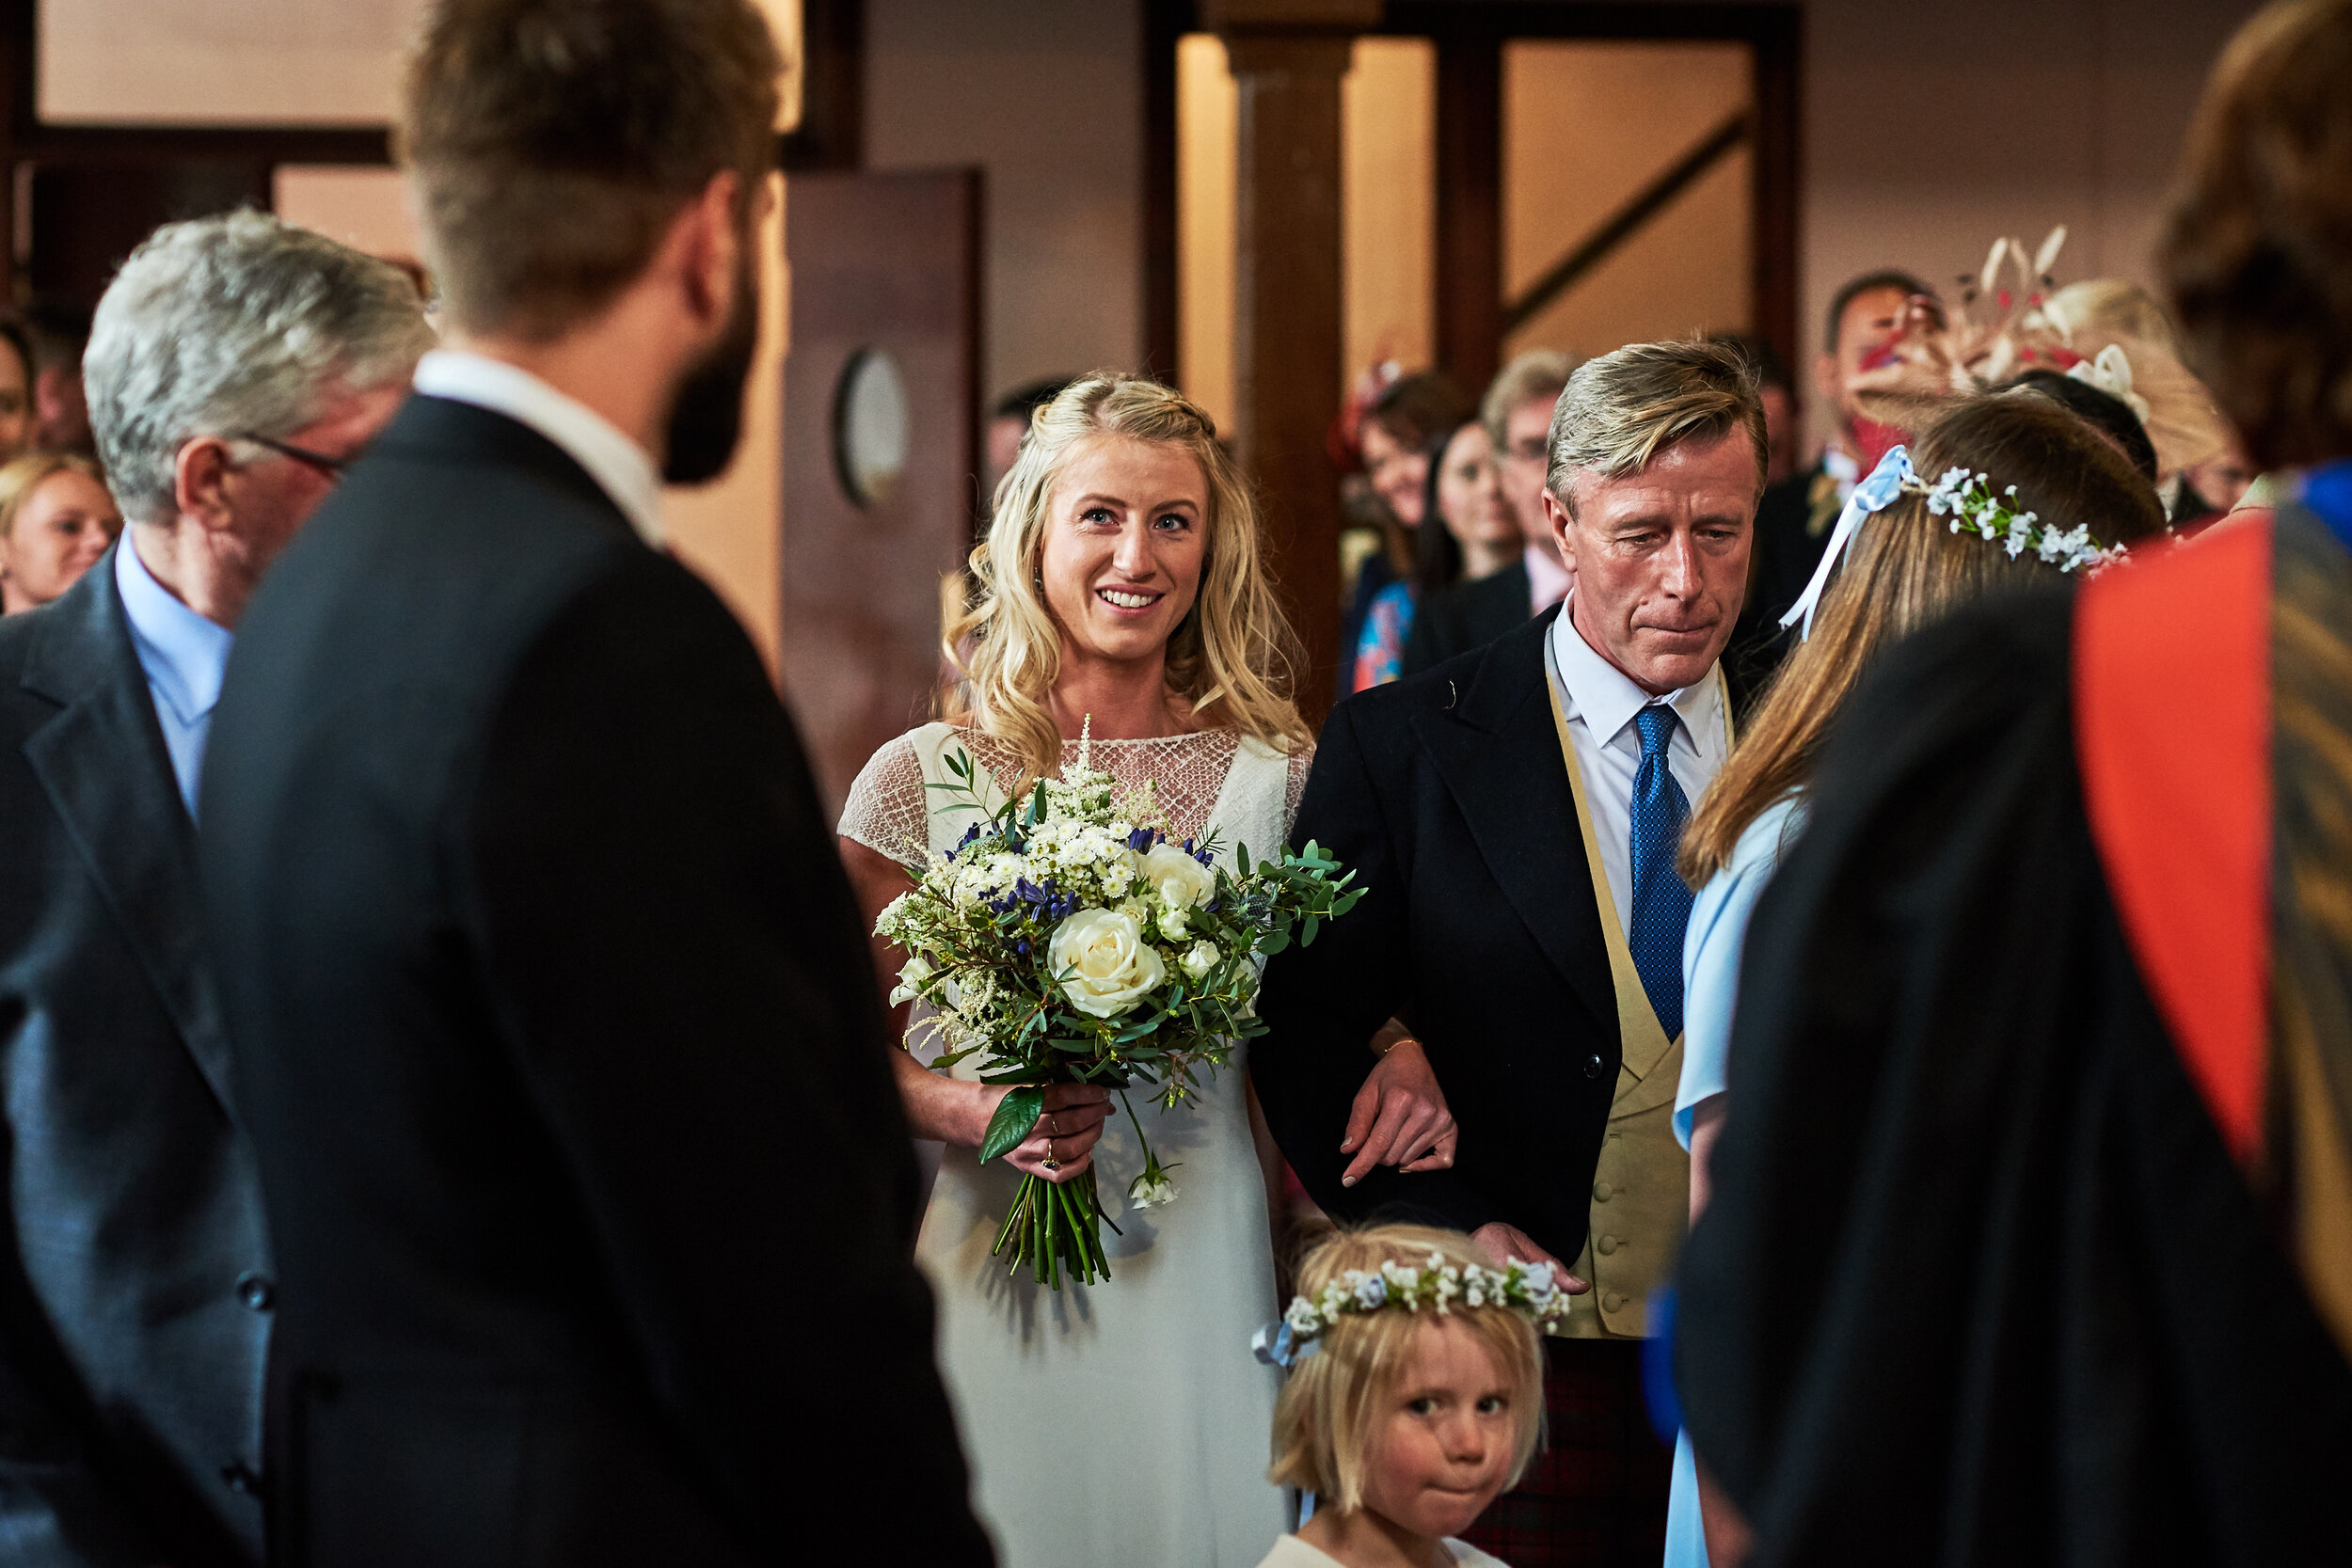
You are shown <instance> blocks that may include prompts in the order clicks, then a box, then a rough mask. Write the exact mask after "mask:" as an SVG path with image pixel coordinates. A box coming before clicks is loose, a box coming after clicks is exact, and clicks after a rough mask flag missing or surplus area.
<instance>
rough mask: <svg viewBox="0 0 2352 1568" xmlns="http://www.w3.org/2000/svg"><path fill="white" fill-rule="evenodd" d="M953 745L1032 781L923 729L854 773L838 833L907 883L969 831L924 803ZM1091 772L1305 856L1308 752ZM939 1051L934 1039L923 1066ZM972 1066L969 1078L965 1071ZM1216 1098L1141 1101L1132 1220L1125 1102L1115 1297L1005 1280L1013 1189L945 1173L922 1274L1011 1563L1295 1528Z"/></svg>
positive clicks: (1112, 1192) (1194, 1546)
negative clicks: (1160, 1199) (1154, 1201)
mask: <svg viewBox="0 0 2352 1568" xmlns="http://www.w3.org/2000/svg"><path fill="white" fill-rule="evenodd" d="M958 748H963V749H966V750H968V751H969V752H971V753H972V755H973V756H974V758H975V759H976V760H977V761H978V762H979V763H980V764H981V765H982V767H983V768H985V769H986V770H987V771H989V772H990V773H992V774H994V775H995V776H996V777H997V778H998V779H999V780H1000V781H1001V782H1002V784H1006V785H1009V784H1014V783H1016V782H1017V773H1018V768H1017V765H1016V764H1015V762H1014V761H1013V759H1012V755H1011V753H1010V752H1009V750H1008V749H1007V748H1005V747H1003V746H1001V745H999V744H997V743H995V742H993V741H992V740H991V739H990V738H989V737H987V736H977V735H974V734H973V733H971V732H969V731H965V730H960V729H956V728H953V727H951V726H949V725H946V724H927V725H925V726H924V727H923V728H921V729H919V730H915V731H914V732H912V733H911V734H908V735H904V736H899V737H898V739H897V740H894V741H892V742H891V743H890V744H889V745H887V746H884V747H883V748H882V750H881V751H880V752H876V753H875V754H874V757H873V759H872V760H871V761H870V762H868V763H867V764H866V768H865V771H864V772H862V773H860V774H859V775H858V780H857V783H856V784H854V785H852V786H851V788H850V800H849V804H848V806H847V808H846V809H845V810H844V812H843V815H842V822H841V832H842V834H843V836H845V837H848V838H851V839H855V840H856V841H857V842H859V843H861V844H864V845H866V846H867V847H869V848H872V849H875V850H877V851H878V852H880V853H882V854H884V855H888V856H890V857H891V858H892V859H894V860H898V861H899V862H901V863H906V864H909V865H914V864H918V863H920V862H921V860H922V858H923V853H924V851H925V850H927V849H930V848H941V849H947V848H952V847H955V845H956V843H957V841H958V840H960V839H961V838H962V836H963V832H964V830H965V828H966V827H968V826H969V825H970V824H971V823H972V822H973V821H974V820H976V814H975V813H973V812H971V811H969V810H952V811H940V810H937V809H935V808H936V807H937V806H938V804H939V803H940V802H941V801H942V800H944V799H945V798H944V797H943V796H942V795H941V794H940V793H939V792H937V791H927V790H925V789H924V787H923V785H924V784H927V783H929V784H945V783H947V782H948V774H947V771H946V768H945V767H944V766H943V765H942V760H941V759H942V758H943V756H945V755H951V754H953V752H955V751H956V750H957V749H958ZM1076 751H1077V748H1076V745H1075V743H1073V744H1072V745H1071V746H1069V747H1068V748H1066V749H1065V750H1064V752H1063V760H1064V761H1065V762H1068V761H1070V760H1071V759H1073V758H1074V756H1075V755H1076ZM1092 761H1093V765H1094V766H1095V767H1097V768H1104V769H1105V770H1107V771H1108V772H1110V773H1112V774H1114V775H1116V776H1117V777H1118V778H1119V779H1120V782H1121V783H1123V784H1129V785H1135V784H1141V783H1142V782H1143V781H1144V780H1146V779H1152V780H1154V781H1156V783H1157V784H1158V785H1159V794H1160V800H1161V804H1162V806H1163V808H1164V809H1165V810H1166V811H1167V812H1168V816H1169V818H1170V826H1171V827H1172V828H1173V830H1174V836H1175V837H1176V838H1178V839H1179V840H1182V839H1183V838H1184V837H1186V836H1187V835H1194V836H1198V835H1200V834H1203V833H1205V832H1207V831H1208V830H1209V828H1210V827H1212V826H1215V827H1216V828H1217V829H1219V830H1221V831H1222V832H1223V834H1224V842H1225V846H1226V853H1227V854H1229V855H1230V854H1231V853H1232V847H1233V846H1234V845H1236V844H1241V845H1246V846H1247V847H1248V850H1249V853H1250V856H1251V858H1252V859H1253V860H1254V859H1255V858H1257V857H1258V856H1259V855H1261V854H1265V853H1271V852H1273V851H1274V850H1276V849H1277V848H1279V846H1280V845H1281V843H1282V842H1284V841H1285V840H1287V838H1288V837H1289V832H1290V824H1291V818H1292V816H1294V815H1295V812H1296V810H1297V803H1298V795H1299V790H1300V788H1301V787H1302V786H1303V784H1304V782H1305V779H1306V770H1307V757H1306V756H1305V755H1303V754H1302V755H1299V756H1296V757H1285V756H1282V755H1281V754H1279V753H1278V752H1273V751H1271V750H1270V749H1268V748H1266V747H1264V746H1262V745H1260V744H1258V743H1257V742H1254V741H1248V740H1241V739H1238V738H1237V737H1236V736H1234V735H1233V734H1232V732H1231V731H1224V730H1211V731H1205V732H1202V733H1200V734H1198V735H1189V736H1172V737H1169V738H1168V739H1164V740H1129V741H1100V740H1098V741H1095V742H1094V743H1093V755H1092ZM927 796H928V797H929V798H930V799H929V803H928V804H927V801H926V797H927ZM937 1050H938V1047H937V1046H936V1044H935V1043H932V1042H930V1041H929V1040H928V1039H927V1040H926V1041H925V1042H924V1044H923V1046H922V1048H921V1051H920V1054H922V1055H923V1056H925V1057H926V1058H928V1057H930V1056H931V1055H934V1054H936V1053H937ZM979 1068H980V1063H979V1062H978V1061H977V1059H970V1060H966V1061H964V1062H962V1063H960V1064H958V1065H957V1067H956V1068H955V1069H954V1075H955V1076H957V1077H960V1078H976V1077H977V1076H978V1071H979ZM1202 1088H1203V1092H1202V1093H1201V1095H1200V1099H1199V1101H1197V1102H1195V1103H1193V1104H1191V1105H1188V1106H1186V1107H1185V1108H1184V1109H1183V1110H1181V1111H1174V1112H1167V1113H1163V1112H1161V1111H1159V1110H1158V1109H1157V1108H1156V1107H1155V1106H1154V1105H1153V1104H1152V1102H1151V1099H1150V1094H1151V1091H1150V1090H1149V1089H1144V1090H1142V1091H1141V1092H1139V1093H1131V1094H1130V1096H1129V1099H1130V1100H1131V1101H1133V1102H1134V1104H1135V1110H1136V1115H1137V1116H1138V1117H1141V1118H1142V1120H1143V1125H1144V1127H1145V1129H1146V1130H1147V1132H1149V1135H1150V1137H1151V1140H1152V1150H1153V1152H1154V1153H1156V1154H1157V1155H1158V1156H1159V1158H1160V1162H1161V1164H1163V1165H1169V1166H1174V1167H1175V1168H1174V1169H1173V1170H1172V1172H1171V1179H1172V1180H1174V1181H1175V1183H1176V1186H1177V1190H1178V1193H1179V1195H1180V1196H1178V1198H1177V1200H1176V1201H1175V1202H1174V1203H1172V1204H1168V1205H1167V1206H1165V1207H1160V1208H1154V1209H1152V1210H1149V1211H1136V1210H1132V1209H1129V1208H1128V1207H1127V1204H1126V1197H1125V1194H1126V1190H1127V1184H1128V1183H1129V1182H1130V1181H1132V1180H1134V1179H1135V1177H1136V1174H1137V1173H1138V1172H1139V1171H1141V1170H1142V1168H1143V1156H1142V1152H1141V1150H1140V1148H1138V1147H1137V1145H1136V1133H1135V1129H1134V1128H1133V1127H1131V1126H1130V1125H1129V1124H1128V1122H1127V1117H1126V1113H1125V1112H1124V1111H1123V1110H1120V1108H1119V1104H1118V1101H1117V1100H1116V1099H1115V1098H1114V1100H1113V1101H1112V1111H1113V1116H1112V1119H1111V1121H1110V1122H1109V1123H1107V1124H1106V1128H1107V1130H1106V1131H1105V1132H1104V1136H1103V1139H1102V1141H1101V1142H1100V1143H1099V1144H1097V1145H1096V1146H1095V1153H1094V1170H1095V1179H1096V1182H1097V1185H1098V1187H1099V1189H1100V1192H1101V1196H1102V1202H1103V1207H1104V1211H1105V1212H1107V1213H1108V1214H1109V1215H1110V1217H1111V1219H1112V1220H1113V1222H1115V1223H1116V1224H1117V1225H1118V1226H1119V1227H1120V1232H1122V1234H1112V1233H1109V1232H1108V1230H1107V1227H1106V1229H1105V1233H1104V1238H1103V1242H1104V1250H1105V1252H1107V1253H1108V1255H1109V1258H1110V1266H1111V1278H1110V1279H1109V1280H1108V1281H1107V1282H1106V1283H1104V1284H1100V1285H1095V1286H1091V1287H1088V1286H1079V1285H1065V1286H1064V1287H1063V1289H1062V1290H1061V1291H1059V1292H1058V1293H1057V1292H1055V1291H1049V1290H1046V1289H1044V1288H1043V1287H1041V1286H1040V1285H1038V1284H1037V1283H1036V1281H1035V1280H1034V1279H1033V1278H1032V1277H1031V1276H1030V1275H1028V1274H1027V1273H1026V1272H1024V1273H1022V1274H1020V1275H1011V1274H1009V1273H1008V1271H1007V1269H1006V1267H1005V1263H1004V1260H1003V1259H998V1258H992V1257H990V1256H989V1250H988V1249H989V1246H990V1244H991V1243H993V1241H994V1240H995V1239H996V1230H997V1227H998V1226H999V1225H1001V1224H1002V1223H1003V1221H1004V1216H1005V1212H1006V1210H1007V1209H1008V1207H1009V1205H1010V1202H1011V1199H1012V1195H1013V1190H1014V1188H1015V1187H1016V1186H1017V1185H1018V1183H1019V1181H1020V1173H1019V1172H1018V1171H1015V1170H1013V1169H1011V1168H1009V1166H1007V1165H1006V1164H1004V1163H1003V1162H1002V1161H998V1162H996V1163H994V1164H990V1165H986V1166H982V1165H980V1164H978V1163H977V1161H976V1160H975V1159H974V1154H975V1152H976V1151H975V1150H973V1149H969V1148H948V1149H946V1150H944V1152H942V1153H940V1154H939V1155H938V1156H937V1158H938V1164H937V1176H936V1178H935V1180H933V1182H932V1185H931V1191H930V1203H929V1205H928V1207H927V1208H926V1209H925V1211H924V1215H923V1229H922V1238H921V1241H920V1242H919V1243H918V1244H917V1248H916V1256H917V1259H918V1260H919V1261H920V1263H921V1264H922V1267H923V1269H924V1272H925V1273H926V1274H927V1275H929V1277H930V1283H931V1288H932V1290H933V1291H935V1292H936V1293H937V1295H938V1298H939V1361H940V1367H941V1370H942V1371H943V1372H944V1373H945V1374H946V1383H947V1388H948V1392H949V1393H950V1395H951V1396H952V1397H953V1399H954V1402H955V1407H956V1419H957V1422H958V1426H959V1428H960V1431H961V1436H962V1439H963V1451H964V1457H965V1459H966V1460H967V1461H968V1462H969V1464H970V1465H971V1467H972V1474H973V1482H974V1492H975V1497H976V1501H977V1506H978V1509H979V1513H980V1516H981V1518H982V1519H983V1520H985V1521H986V1523H987V1525H988V1527H989V1528H990V1530H991V1531H992V1532H993V1534H994V1536H995V1539H996V1545H997V1554H998V1557H997V1560H998V1561H999V1562H1000V1563H1002V1564H1003V1565H1004V1568H1110V1565H1114V1564H1117V1565H1129V1564H1132V1565H1136V1568H1145V1565H1149V1568H1196V1565H1197V1568H1253V1565H1254V1564H1256V1563H1257V1562H1258V1561H1259V1560H1260V1559H1262V1558H1263V1557H1264V1556H1265V1553H1266V1548H1267V1547H1268V1546H1269V1545H1270V1544H1272V1543H1273V1541H1274V1540H1275V1538H1276V1537H1277V1536H1279V1535H1280V1534H1281V1533H1282V1532H1283V1531H1284V1530H1285V1529H1287V1528H1289V1518H1288V1507H1287V1503H1286V1500H1285V1498H1284V1497H1283V1494H1282V1493H1281V1492H1280V1491H1279V1490H1278V1489H1277V1488H1275V1487H1274V1486H1272V1485H1269V1484H1268V1483H1267V1481H1266V1480H1265V1469H1266V1465H1267V1463H1268V1460H1269V1457H1270V1456H1269V1452H1268V1445H1269V1441H1270V1437H1271V1433H1272V1427H1273V1417H1274V1397H1275V1394H1276V1392H1277V1390H1278V1388H1279V1381H1278V1377H1277V1374H1276V1373H1275V1372H1274V1370H1272V1369H1270V1368H1268V1367H1265V1366H1263V1365H1261V1364H1260V1363H1259V1362H1258V1361H1257V1360H1256V1359H1255V1358H1254V1357H1253V1356H1252V1355H1251V1354H1250V1350H1249V1336H1250V1333H1251V1331H1252V1330H1253V1329H1256V1328H1257V1327H1259V1326H1260V1325H1262V1324H1263V1323H1266V1322H1267V1321H1268V1320H1269V1319H1271V1318H1273V1317H1274V1316H1275V1315H1276V1313H1277V1312H1278V1311H1279V1303H1278V1302H1277V1301H1276V1300H1275V1293H1274V1291H1275V1286H1274V1266H1273V1256H1272V1245H1271V1243H1270V1241H1269V1238H1268V1235H1267V1228H1266V1184H1265V1180H1264V1177H1263V1174H1262V1171H1261V1168H1260V1165H1259V1162H1258V1156H1257V1151H1256V1148H1255V1147H1254V1145H1253V1143H1252V1141H1251V1137H1250V1129H1249V1117H1248V1104H1247V1101H1246V1099H1245V1082H1244V1067H1243V1061H1242V1056H1241V1053H1239V1052H1236V1053H1235V1054H1234V1059H1233V1061H1232V1065H1231V1066H1229V1067H1228V1068H1226V1069H1225V1070H1223V1071H1222V1072H1220V1073H1219V1074H1218V1075H1217V1077H1216V1081H1215V1082H1214V1083H1209V1084H1204V1085H1203V1086H1202ZM938 1148H939V1146H937V1145H930V1146H929V1150H938ZM927 1152H928V1151H927ZM926 1164H930V1162H929V1161H927V1162H926ZM906 1480H907V1481H908V1483H909V1484H910V1485H920V1484H922V1478H920V1477H914V1476H910V1477H908V1478H906ZM885 1526H886V1522H885Z"/></svg>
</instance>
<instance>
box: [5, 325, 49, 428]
mask: <svg viewBox="0 0 2352 1568" xmlns="http://www.w3.org/2000/svg"><path fill="white" fill-rule="evenodd" d="M35 365H36V361H35V359H34V357H33V340H32V338H31V336H30V335H29V334H28V333H26V332H25V330H24V327H23V326H22V325H19V324H18V323H17V322H15V321H13V320H11V319H8V318H6V317H0V463H6V462H8V460H9V459H10V458H13V457H21V456H23V455H24V453H25V452H28V451H32V450H33V447H34V445H35V442H36V439H37V438H38V437H39V436H40V415H39V413H38V412H37V411H36V410H35V408H34V406H33V385H34V381H35V379H36V369H35Z"/></svg>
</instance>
